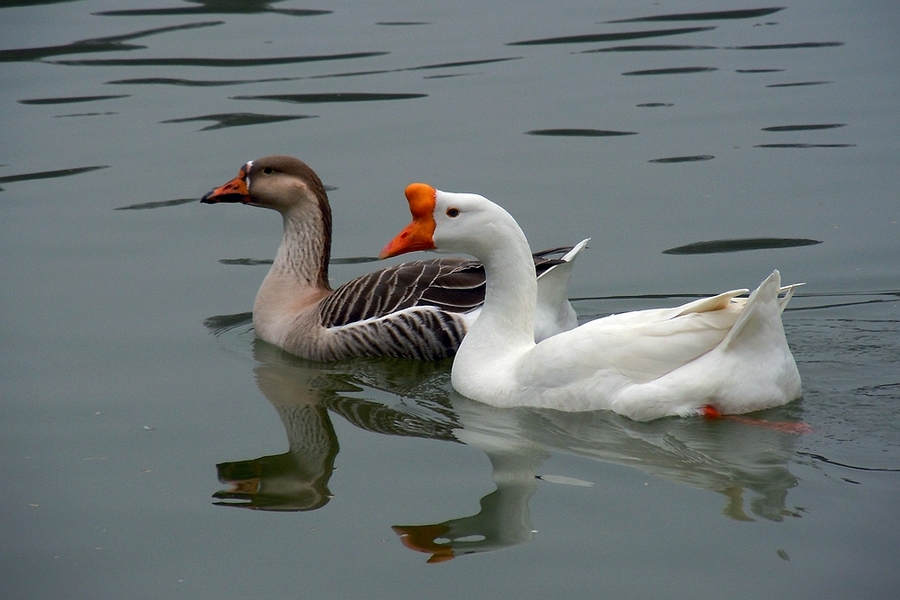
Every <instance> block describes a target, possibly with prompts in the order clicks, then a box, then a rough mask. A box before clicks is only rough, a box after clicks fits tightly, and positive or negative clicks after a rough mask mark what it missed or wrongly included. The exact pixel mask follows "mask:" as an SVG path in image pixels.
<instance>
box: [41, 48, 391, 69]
mask: <svg viewBox="0 0 900 600" xmlns="http://www.w3.org/2000/svg"><path fill="white" fill-rule="evenodd" d="M385 54H388V53H387V52H346V53H343V54H317V55H316V54H314V55H308V56H273V57H268V58H198V57H194V58H192V57H178V58H97V59H84V60H57V61H52V62H53V64H56V65H68V66H88V67H227V68H234V67H258V66H261V65H289V64H295V63H308V62H320V61H329V60H349V59H355V58H369V57H372V56H384V55H385Z"/></svg>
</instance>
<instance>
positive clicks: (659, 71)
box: [622, 67, 719, 75]
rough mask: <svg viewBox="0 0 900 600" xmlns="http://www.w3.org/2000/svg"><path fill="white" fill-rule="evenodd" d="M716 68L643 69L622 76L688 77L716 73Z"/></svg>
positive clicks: (627, 72)
mask: <svg viewBox="0 0 900 600" xmlns="http://www.w3.org/2000/svg"><path fill="white" fill-rule="evenodd" d="M718 70H719V69H718V67H672V68H668V69H643V70H641V71H626V72H625V73H622V75H690V74H692V73H711V72H712V71H718Z"/></svg>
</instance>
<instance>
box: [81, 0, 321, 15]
mask: <svg viewBox="0 0 900 600" xmlns="http://www.w3.org/2000/svg"><path fill="white" fill-rule="evenodd" d="M189 1H190V2H191V3H192V4H199V5H200V6H183V7H176V8H137V9H123V10H103V11H100V12H95V13H91V14H93V15H101V16H105V17H152V16H163V15H165V16H169V15H245V14H252V13H276V14H280V15H288V16H291V17H316V16H319V15H328V14H331V13H332V12H334V11H331V10H316V9H305V8H272V7H271V6H270V5H271V4H274V3H275V2H281V1H283V0H241V1H240V2H235V1H234V0H189Z"/></svg>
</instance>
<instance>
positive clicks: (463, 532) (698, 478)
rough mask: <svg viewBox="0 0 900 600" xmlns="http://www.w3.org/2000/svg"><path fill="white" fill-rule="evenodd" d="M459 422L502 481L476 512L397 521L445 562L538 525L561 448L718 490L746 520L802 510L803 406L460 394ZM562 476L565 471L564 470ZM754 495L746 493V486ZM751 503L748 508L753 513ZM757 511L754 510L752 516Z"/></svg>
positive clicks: (511, 541)
mask: <svg viewBox="0 0 900 600" xmlns="http://www.w3.org/2000/svg"><path fill="white" fill-rule="evenodd" d="M452 404H453V408H454V410H455V411H456V413H457V416H458V417H457V418H458V419H459V422H460V424H461V427H460V428H459V429H457V430H455V431H454V434H455V436H456V437H457V439H459V440H460V441H462V442H465V443H466V444H468V445H471V446H474V447H477V448H479V449H480V450H482V451H484V452H485V454H487V455H488V457H489V458H490V460H491V467H492V469H493V472H492V478H493V480H494V483H495V485H496V486H497V489H496V490H495V491H494V492H492V493H490V494H488V495H487V496H485V497H484V498H482V500H481V510H480V512H479V513H478V514H475V515H472V516H468V517H462V518H456V519H450V520H447V521H443V522H441V523H433V524H427V525H397V526H395V527H394V531H395V532H396V533H397V534H398V535H399V536H400V538H401V541H402V542H403V544H404V545H405V546H407V547H408V548H410V549H413V550H417V551H419V552H424V553H426V554H430V555H431V557H430V558H429V560H428V562H430V563H435V562H443V561H446V560H449V559H451V558H454V557H456V556H462V555H466V554H475V553H480V552H490V551H493V550H499V549H503V548H508V547H512V546H516V545H519V544H523V543H525V542H527V541H529V540H530V539H531V538H532V537H533V535H534V529H533V527H532V525H531V518H530V513H529V509H528V501H529V499H530V498H531V496H532V495H533V494H534V492H535V491H536V488H537V480H538V479H539V476H538V470H539V469H540V466H541V464H542V463H543V462H544V460H546V459H547V458H549V457H550V456H551V454H552V453H554V452H557V453H558V452H563V453H565V454H571V455H575V456H582V457H586V458H590V459H594V460H599V461H602V462H607V463H613V464H620V465H625V466H629V467H634V468H637V469H639V470H641V471H643V472H645V473H647V474H649V475H653V476H655V477H660V478H662V479H665V480H668V481H672V482H675V483H679V484H682V485H687V486H690V487H694V488H699V489H706V490H711V491H714V492H717V493H719V494H721V495H722V496H724V497H725V500H726V505H725V508H724V509H723V511H722V514H723V515H725V516H726V517H729V518H731V519H735V520H739V521H753V520H755V519H754V517H758V518H762V519H766V520H769V521H775V522H778V521H781V520H783V519H784V517H786V516H799V513H798V512H797V511H796V510H790V509H788V508H786V506H785V501H786V499H787V492H788V490H789V489H790V488H792V487H795V486H796V485H797V479H796V478H795V477H794V476H793V475H792V474H791V472H790V470H789V469H788V462H789V461H790V459H791V457H792V456H793V455H794V454H795V446H796V443H797V435H796V434H794V433H791V432H789V431H785V430H784V429H783V428H782V425H783V423H780V422H779V421H788V422H789V423H791V424H795V423H797V422H798V420H799V410H800V409H799V407H798V406H797V405H796V404H795V405H793V406H791V407H787V408H784V409H779V410H777V411H768V412H767V413H766V416H767V417H769V418H771V419H774V420H767V421H752V422H751V420H749V419H733V420H729V421H728V422H718V421H716V422H710V421H703V420H700V419H660V420H658V421H653V422H650V423H638V422H635V421H631V420H629V419H627V418H625V417H621V416H619V415H616V414H615V413H612V412H607V411H598V412H594V413H581V414H576V413H563V412H558V411H547V410H537V409H498V408H494V407H490V406H487V405H485V404H481V403H478V402H474V401H471V400H468V399H466V398H463V397H461V396H458V395H456V394H454V395H453V398H452ZM562 480H564V478H562ZM748 491H749V492H752V493H753V496H752V497H751V498H749V500H748V499H746V498H745V494H746V493H747V492H748ZM748 513H749V514H748ZM751 514H752V515H753V516H751Z"/></svg>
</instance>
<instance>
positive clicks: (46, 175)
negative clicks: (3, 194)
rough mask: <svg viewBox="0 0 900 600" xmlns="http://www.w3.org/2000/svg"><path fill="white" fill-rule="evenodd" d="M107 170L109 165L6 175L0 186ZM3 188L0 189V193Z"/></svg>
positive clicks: (0, 179)
mask: <svg viewBox="0 0 900 600" xmlns="http://www.w3.org/2000/svg"><path fill="white" fill-rule="evenodd" d="M106 168H109V165H95V166H91V167H75V168H72V169H55V170H53V171H37V172H34V173H22V174H20V175H6V176H5V177H0V184H2V183H14V182H17V181H31V180H33V179H55V178H57V177H69V176H71V175H79V174H81V173H89V172H91V171H97V170H99V169H106ZM2 190H3V188H2V187H0V191H2Z"/></svg>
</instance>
